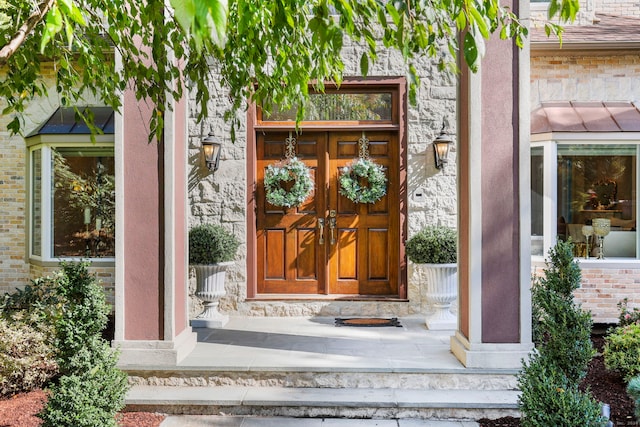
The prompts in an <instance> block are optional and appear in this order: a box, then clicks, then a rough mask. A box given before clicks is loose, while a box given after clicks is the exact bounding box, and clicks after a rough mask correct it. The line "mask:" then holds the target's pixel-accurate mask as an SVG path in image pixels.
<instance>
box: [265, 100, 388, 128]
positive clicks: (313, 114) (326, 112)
mask: <svg viewBox="0 0 640 427" xmlns="http://www.w3.org/2000/svg"><path fill="white" fill-rule="evenodd" d="M391 100H392V96H391V93H325V94H321V93H315V94H311V95H310V96H309V101H308V102H307V105H306V106H305V117H304V121H310V122H314V121H362V120H371V121H387V122H389V121H391ZM295 119H296V110H295V109H292V110H286V111H281V110H279V109H278V107H277V106H274V107H273V111H272V113H271V115H267V113H266V112H265V113H263V120H264V121H294V120H295Z"/></svg>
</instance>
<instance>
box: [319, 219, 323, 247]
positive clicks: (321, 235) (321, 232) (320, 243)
mask: <svg viewBox="0 0 640 427" xmlns="http://www.w3.org/2000/svg"><path fill="white" fill-rule="evenodd" d="M318 228H319V229H320V233H319V234H320V237H319V238H318V244H319V245H324V218H318Z"/></svg>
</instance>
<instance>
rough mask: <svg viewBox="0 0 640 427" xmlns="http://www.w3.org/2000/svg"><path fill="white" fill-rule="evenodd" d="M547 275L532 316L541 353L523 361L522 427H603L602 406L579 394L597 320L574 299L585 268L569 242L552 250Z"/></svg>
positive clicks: (537, 288)
mask: <svg viewBox="0 0 640 427" xmlns="http://www.w3.org/2000/svg"><path fill="white" fill-rule="evenodd" d="M549 258H550V261H548V262H547V267H546V269H545V275H544V277H542V278H539V279H537V280H535V281H534V284H533V287H532V293H531V296H532V312H533V319H532V321H533V325H534V342H535V343H536V347H537V351H536V352H535V353H533V354H532V355H531V356H530V357H529V360H528V362H526V363H525V362H524V361H523V367H522V371H521V373H520V374H519V376H518V387H519V388H520V390H521V392H522V393H521V396H520V398H519V400H518V404H519V407H520V410H521V412H522V420H521V425H522V426H523V427H550V426H554V427H577V426H581V427H582V426H586V427H591V426H601V425H604V424H605V420H604V419H603V418H601V417H600V413H601V412H600V411H601V409H600V405H599V404H598V403H597V402H595V401H594V400H593V398H592V397H591V395H590V393H589V392H588V391H587V392H581V391H580V390H579V389H578V385H579V384H580V381H581V380H582V379H583V378H584V377H585V375H586V372H587V366H588V364H589V361H590V360H591V358H592V357H593V355H594V353H595V352H594V350H593V345H592V344H591V327H592V320H591V315H590V314H589V312H586V311H584V310H582V308H581V307H580V306H579V305H577V304H576V303H575V302H574V300H573V290H575V289H576V288H577V287H578V286H579V284H580V277H581V273H580V268H579V266H578V264H577V263H576V262H575V260H574V258H573V247H572V244H571V243H570V242H562V241H559V242H558V243H557V244H556V246H555V247H554V248H552V249H551V250H550V251H549Z"/></svg>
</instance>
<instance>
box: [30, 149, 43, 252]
mask: <svg viewBox="0 0 640 427" xmlns="http://www.w3.org/2000/svg"><path fill="white" fill-rule="evenodd" d="M31 253H32V254H33V255H37V256H42V150H33V151H32V152H31Z"/></svg>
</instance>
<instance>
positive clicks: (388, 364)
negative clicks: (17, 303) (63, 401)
mask: <svg viewBox="0 0 640 427" xmlns="http://www.w3.org/2000/svg"><path fill="white" fill-rule="evenodd" d="M399 320H400V323H401V325H402V326H401V327H394V326H386V327H354V326H335V319H334V318H330V317H308V318H307V317H232V318H230V321H229V323H228V324H227V325H226V326H225V327H224V328H220V329H204V328H202V329H195V331H196V333H197V335H198V343H197V344H196V347H195V349H194V350H193V351H192V352H191V353H190V354H189V355H188V356H187V357H186V358H185V359H183V360H182V361H181V362H180V363H179V364H178V365H177V366H172V367H167V366H164V367H163V366H155V367H154V366H148V365H140V366H132V365H128V366H126V367H124V369H125V370H126V371H127V372H128V374H129V379H130V382H131V384H132V385H133V387H132V389H131V390H130V392H129V394H128V396H127V399H126V404H127V407H128V408H129V410H145V411H159V412H165V413H168V414H171V416H170V417H169V418H168V419H167V421H166V426H167V427H169V426H173V425H185V426H187V425H194V426H201V425H202V426H204V425H221V426H222V425H225V426H226V425H230V426H236V425H242V426H243V427H244V426H245V425H246V426H250V425H251V426H253V425H256V426H257V425H260V426H262V425H264V426H272V425H273V426H280V425H284V424H281V423H282V422H284V420H285V419H291V418H292V417H293V418H292V419H294V420H297V422H295V423H294V424H291V425H300V426H312V425H317V426H329V425H331V426H333V425H336V426H342V425H344V426H345V427H346V426H355V425H362V426H365V425H366V426H370V425H371V426H374V425H380V426H385V427H386V426H387V425H389V426H400V427H405V426H407V427H409V426H414V425H415V426H417V425H420V426H422V425H425V426H429V425H433V426H434V427H436V426H441V425H443V426H449V425H451V426H462V425H464V426H467V425H475V424H474V423H472V422H473V421H474V420H477V419H480V418H498V417H500V416H503V415H513V414H515V413H516V412H514V411H516V409H517V405H516V400H517V394H518V392H517V390H515V388H514V387H515V371H513V370H505V369H492V370H487V369H468V368H465V367H464V366H463V365H462V364H461V363H460V362H459V361H458V360H457V359H456V357H455V356H454V355H453V354H452V353H451V351H450V343H449V341H450V337H451V335H452V334H453V333H454V331H430V330H428V329H427V328H426V326H425V325H424V319H423V318H420V317H407V318H400V319H399ZM220 414H226V416H225V417H222V418H223V419H224V422H225V423H230V424H222V423H221V422H222V420H221V418H220V417H219V416H218V417H216V415H220ZM189 415H191V416H192V417H191V418H190V417H189ZM193 416H196V417H193ZM261 417H262V418H261ZM264 417H266V418H264ZM273 417H276V418H273ZM302 419H304V420H305V421H304V423H303V422H302V421H301V420H302ZM349 419H351V420H349ZM358 419H359V420H358ZM365 419H369V421H370V422H369V423H365ZM338 420H339V421H340V423H338ZM325 421H326V422H325ZM358 421H360V422H361V423H362V424H358ZM383 421H384V422H383ZM445 421H446V422H449V423H451V424H441V423H444V422H445ZM258 422H260V423H264V424H253V423H258ZM389 422H390V423H391V424H389ZM466 422H470V423H471V424H465V423H466ZM172 423H175V424H172ZM189 423H193V424H189ZM207 423H210V424H207ZM219 423H220V424H219ZM234 423H239V424H234ZM313 423H315V424H313ZM336 423H338V424H336ZM376 423H379V424H376ZM394 423H395V424H394ZM163 426H165V424H163Z"/></svg>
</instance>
